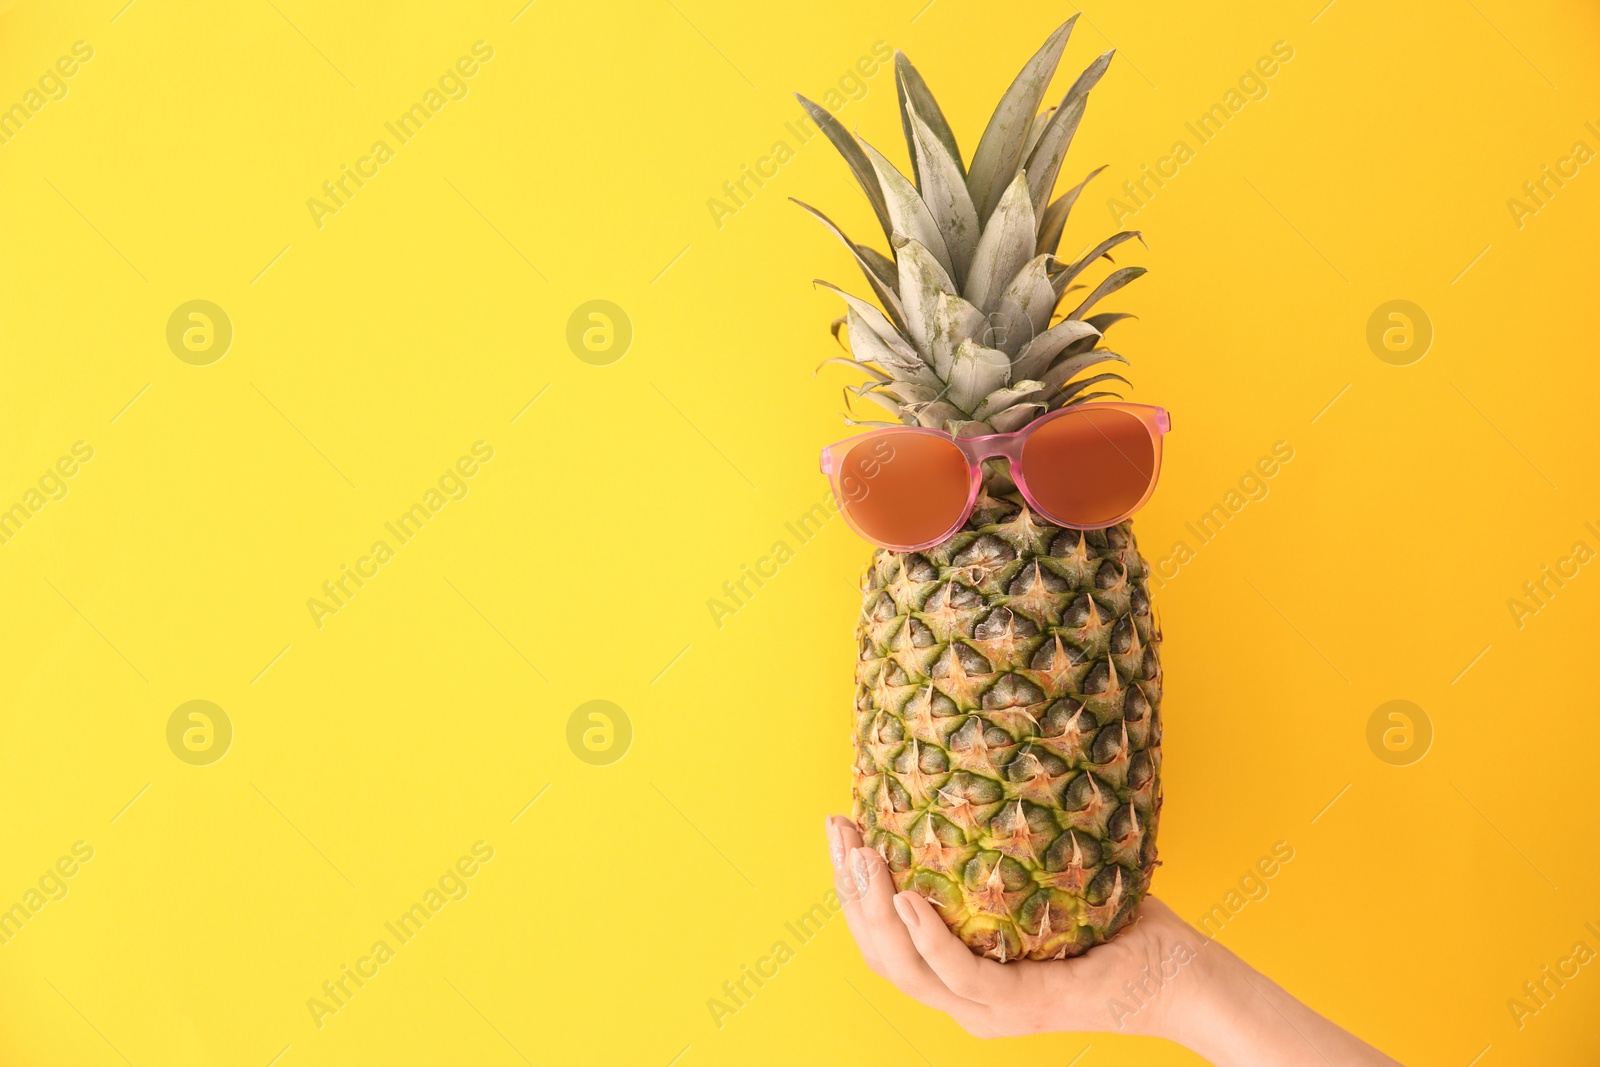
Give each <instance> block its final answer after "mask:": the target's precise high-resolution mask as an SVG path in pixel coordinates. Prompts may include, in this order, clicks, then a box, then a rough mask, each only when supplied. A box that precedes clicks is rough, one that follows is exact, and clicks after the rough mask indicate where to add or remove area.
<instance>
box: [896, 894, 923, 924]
mask: <svg viewBox="0 0 1600 1067" xmlns="http://www.w3.org/2000/svg"><path fill="white" fill-rule="evenodd" d="M908 896H909V895H908V894H906V893H896V894H895V895H894V910H895V911H897V912H898V913H899V914H900V921H901V922H903V923H905V924H906V925H907V926H909V927H910V928H911V929H913V930H915V929H916V928H917V926H918V925H920V924H921V922H922V917H921V916H919V915H918V914H917V909H916V908H915V907H913V906H912V904H911V901H910V900H909V899H908Z"/></svg>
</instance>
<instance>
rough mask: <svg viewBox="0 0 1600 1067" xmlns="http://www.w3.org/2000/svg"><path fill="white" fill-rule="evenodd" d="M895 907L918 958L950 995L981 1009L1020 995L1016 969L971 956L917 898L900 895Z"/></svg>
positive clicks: (927, 906)
mask: <svg viewBox="0 0 1600 1067" xmlns="http://www.w3.org/2000/svg"><path fill="white" fill-rule="evenodd" d="M895 905H896V907H898V908H899V909H900V914H901V915H902V917H903V919H904V921H903V923H902V926H903V928H904V929H905V930H906V931H907V934H908V935H909V938H910V940H911V942H912V944H913V946H914V947H915V949H916V952H917V956H918V958H919V959H920V960H922V961H923V963H924V965H925V966H926V967H927V968H928V969H929V970H931V971H932V972H933V974H934V976H935V977H937V978H938V979H939V983H940V984H941V985H942V986H944V987H945V988H946V989H948V990H950V992H951V993H953V994H954V995H956V996H958V997H961V998H962V999H964V1000H969V1001H973V1002H975V1003H978V1004H985V1005H988V1004H1001V1005H1003V1004H1007V1003H1011V1002H1012V1001H1013V1000H1014V999H1015V998H1016V997H1017V996H1019V995H1021V993H1022V990H1020V989H1018V988H1017V985H1018V969H1017V966H1016V965H1015V964H1012V965H1010V966H1009V967H1008V966H1007V965H1006V964H1002V963H996V962H995V961H994V960H986V959H982V958H981V957H978V956H974V955H973V954H972V950H971V949H969V948H967V946H966V945H964V944H962V943H961V939H960V938H958V937H956V935H955V934H953V933H951V932H950V928H949V927H948V926H946V925H945V923H944V920H943V919H942V918H940V917H939V913H938V912H936V911H934V910H933V905H932V904H929V903H928V902H927V901H926V900H925V899H923V897H922V896H921V895H920V894H918V893H901V894H899V895H898V896H897V897H895Z"/></svg>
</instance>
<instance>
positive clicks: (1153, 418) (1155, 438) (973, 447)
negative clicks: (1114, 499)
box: [822, 401, 1172, 552]
mask: <svg viewBox="0 0 1600 1067" xmlns="http://www.w3.org/2000/svg"><path fill="white" fill-rule="evenodd" d="M1094 408H1115V409H1116V410H1118V411H1125V412H1127V413H1128V414H1130V415H1133V416H1134V417H1135V418H1137V419H1138V420H1139V421H1140V422H1141V423H1143V424H1144V427H1145V430H1146V431H1147V432H1148V433H1149V434H1150V445H1151V448H1152V449H1153V452H1154V457H1155V469H1154V470H1153V471H1151V474H1150V484H1149V486H1147V487H1146V488H1145V491H1144V495H1143V496H1141V497H1140V498H1139V501H1138V503H1136V504H1134V505H1133V507H1131V508H1129V509H1128V510H1127V511H1126V512H1124V513H1123V514H1121V515H1118V516H1117V517H1116V518H1114V519H1112V520H1110V521H1109V522H1102V523H1094V524H1090V525H1085V524H1082V523H1075V522H1066V521H1064V520H1062V519H1059V518H1057V517H1056V516H1054V515H1052V514H1050V512H1049V510H1048V509H1046V508H1044V507H1041V506H1040V505H1039V502H1038V501H1037V500H1035V499H1034V496H1033V493H1032V492H1030V491H1029V489H1028V480H1027V478H1026V476H1025V475H1024V474H1023V471H1022V450H1023V446H1024V445H1026V444H1027V441H1028V438H1029V437H1030V436H1031V435H1032V434H1033V433H1034V432H1035V431H1036V430H1038V429H1039V427H1041V426H1044V425H1047V424H1048V423H1051V422H1054V421H1055V420H1057V419H1060V418H1064V417H1066V416H1069V415H1073V414H1077V413H1080V412H1083V411H1087V410H1090V409H1094ZM1171 429H1172V417H1171V416H1170V415H1168V414H1167V410H1166V408H1161V407H1156V406H1154V405H1152V404H1124V403H1121V402H1120V401H1106V402H1102V403H1090V404H1077V405H1074V406H1072V407H1066V408H1062V409H1061V410H1059V411H1055V412H1052V413H1050V414H1049V415H1046V416H1045V417H1044V418H1042V419H1039V420H1038V421H1037V422H1032V423H1029V424H1028V425H1027V426H1024V427H1023V428H1022V429H1020V430H1014V431H1012V432H1011V433H994V434H984V435H983V436H981V437H955V436H953V435H951V434H949V433H946V432H945V431H943V430H935V429H931V428H928V427H923V426H889V427H883V428H880V429H876V430H871V431H869V432H867V433H863V434H857V435H856V436H854V437H851V438H847V439H846V440H843V441H839V442H837V443H835V444H831V445H829V446H827V447H826V448H824V449H823V450H822V473H823V474H826V475H827V476H828V481H829V484H831V485H832V486H833V499H834V502H835V503H836V504H838V506H839V513H840V514H841V515H843V516H844V521H845V522H846V523H847V524H849V526H850V528H851V529H852V530H854V531H855V532H856V533H857V534H858V535H860V536H861V537H862V539H864V540H866V541H870V542H871V543H872V544H875V545H878V546H879V547H881V548H887V549H891V550H893V551H895V552H920V551H921V550H922V549H925V548H932V547H933V546H934V545H937V544H940V543H942V542H944V541H946V540H948V539H949V538H950V536H951V535H952V534H954V533H955V532H956V531H957V530H959V529H961V527H962V526H964V525H965V524H966V521H967V519H968V518H970V517H971V515H972V510H973V508H974V507H975V506H976V505H977V501H978V492H979V490H980V489H982V488H983V463H984V461H985V460H989V459H1004V460H1005V461H1006V462H1007V464H1008V465H1009V466H1010V470H1011V480H1012V481H1014V482H1015V483H1016V485H1017V490H1018V491H1019V492H1021V494H1022V498H1023V499H1024V500H1026V501H1027V502H1028V506H1029V507H1030V508H1032V509H1033V510H1034V511H1036V512H1038V513H1039V514H1040V515H1042V516H1043V517H1044V518H1045V519H1047V520H1049V521H1050V522H1051V523H1053V524H1055V525H1057V526H1062V527H1065V528H1067V529H1069V530H1103V529H1106V528H1107V527H1110V526H1115V525H1116V524H1117V523H1119V522H1121V521H1123V520H1124V519H1126V518H1127V517H1128V516H1130V515H1132V514H1133V513H1134V512H1136V511H1138V510H1139V509H1140V508H1142V507H1144V506H1145V504H1146V503H1147V502H1148V501H1149V500H1150V497H1151V496H1152V495H1153V494H1154V493H1155V491H1156V482H1157V481H1159V480H1160V478H1161V441H1162V437H1163V436H1164V435H1165V434H1166V433H1167V432H1169V431H1170V430H1171ZM905 434H924V435H932V436H934V437H941V438H944V439H945V440H947V441H952V442H954V443H955V446H956V447H957V448H959V449H960V450H961V454H962V455H963V456H965V457H966V460H967V472H968V480H969V485H968V488H967V502H966V505H965V506H964V507H963V508H962V509H961V515H960V517H959V518H957V519H956V521H955V522H954V523H952V524H951V525H950V528H949V529H947V530H945V531H944V532H943V533H941V534H940V535H939V536H938V537H935V538H933V539H932V540H930V541H924V542H922V543H920V544H914V545H896V544H888V543H886V542H884V541H882V540H880V539H879V538H876V537H873V536H871V535H869V534H868V533H866V532H865V531H864V530H862V529H861V527H860V526H858V525H857V524H856V521H855V519H854V518H853V517H852V516H851V514H850V507H849V504H848V502H847V500H846V496H845V494H844V491H843V490H844V487H843V486H842V485H841V484H840V480H839V479H840V468H842V467H843V466H844V461H845V458H846V457H847V456H848V455H849V454H850V450H851V449H852V448H854V447H855V446H857V445H859V444H860V443H861V442H862V441H865V440H868V439H873V438H878V439H888V438H893V437H897V436H903V435H905Z"/></svg>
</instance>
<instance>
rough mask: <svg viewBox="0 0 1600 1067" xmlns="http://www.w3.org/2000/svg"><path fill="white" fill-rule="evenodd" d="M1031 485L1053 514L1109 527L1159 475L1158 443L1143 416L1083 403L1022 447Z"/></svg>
mask: <svg viewBox="0 0 1600 1067" xmlns="http://www.w3.org/2000/svg"><path fill="white" fill-rule="evenodd" d="M1022 474H1023V477H1024V478H1025V479H1026V480H1027V482H1028V490H1029V492H1031V493H1032V494H1033V498H1034V500H1036V501H1038V503H1039V506H1040V507H1041V508H1043V509H1044V510H1045V511H1046V512H1048V513H1049V516H1050V517H1052V518H1055V519H1059V520H1061V521H1063V522H1069V523H1072V524H1074V525H1076V526H1108V525H1110V524H1111V523H1113V522H1115V521H1116V520H1118V519H1120V518H1121V517H1123V516H1124V515H1127V514H1128V513H1129V512H1131V511H1132V510H1133V509H1134V508H1135V507H1137V506H1138V504H1139V501H1140V500H1142V499H1143V498H1144V495H1145V492H1146V491H1147V490H1148V489H1149V488H1150V483H1151V482H1152V481H1154V479H1155V476H1156V446H1155V440H1154V439H1153V437H1152V435H1151V433H1150V431H1149V429H1147V428H1146V427H1145V424H1144V423H1143V422H1142V421H1140V419H1139V418H1138V416H1136V415H1133V414H1130V413H1129V412H1126V411H1122V410H1120V409H1118V408H1084V409H1083V410H1081V411H1074V412H1070V413H1068V414H1066V415H1063V416H1061V417H1060V418H1058V419H1053V420H1052V421H1050V422H1048V423H1046V424H1044V425H1043V426H1041V427H1039V428H1038V429H1037V430H1035V431H1034V432H1033V433H1032V434H1031V435H1030V436H1029V437H1028V440H1027V443H1026V444H1024V445H1023V447H1022Z"/></svg>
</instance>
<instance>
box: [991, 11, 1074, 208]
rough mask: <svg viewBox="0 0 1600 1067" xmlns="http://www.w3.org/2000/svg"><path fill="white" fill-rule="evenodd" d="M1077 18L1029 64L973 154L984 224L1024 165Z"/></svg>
mask: <svg viewBox="0 0 1600 1067" xmlns="http://www.w3.org/2000/svg"><path fill="white" fill-rule="evenodd" d="M1077 21H1078V16H1077V15H1074V16H1072V18H1070V19H1068V20H1067V21H1066V22H1065V23H1063V24H1062V25H1061V26H1060V27H1058V28H1057V29H1056V31H1055V32H1054V33H1052V34H1051V35H1050V38H1049V39H1048V40H1047V41H1045V43H1044V46H1043V47H1042V48H1040V49H1039V51H1037V52H1036V53H1034V55H1033V58H1032V59H1030V60H1028V62H1027V63H1026V64H1024V66H1023V68H1022V70H1021V72H1019V73H1018V74H1017V77H1016V80H1015V81H1013V82H1012V83H1011V88H1009V89H1007V90H1006V95H1005V96H1003V97H1001V99H1000V105H999V106H998V107H996V108H995V110H994V115H993V116H991V117H990V119H989V125H988V126H986V127H985V128H984V131H983V137H982V138H980V139H979V141H978V150H977V151H976V152H975V153H973V156H972V168H971V169H970V170H968V171H967V192H969V193H970V194H971V195H972V206H973V207H974V208H976V209H977V211H978V222H979V223H981V224H985V225H987V223H988V221H989V216H990V215H991V214H993V213H994V211H995V210H996V208H997V206H998V205H999V203H1000V199H1001V196H1002V195H1003V194H1004V192H1005V190H1006V189H1007V187H1008V186H1010V184H1011V179H1012V178H1013V177H1015V176H1016V173H1017V171H1018V170H1020V169H1021V168H1022V150H1023V148H1024V146H1025V145H1026V143H1027V137H1028V131H1029V130H1030V129H1031V127H1032V124H1033V117H1034V115H1035V114H1036V113H1037V112H1038V110H1039V105H1040V104H1041V103H1042V102H1043V101H1044V91H1045V89H1046V88H1047V87H1048V86H1049V84H1050V78H1051V77H1052V76H1053V75H1054V74H1055V71H1056V64H1058V63H1059V62H1061V52H1062V50H1063V49H1065V48H1066V47H1067V38H1068V37H1070V36H1071V35H1072V26H1073V24H1074V23H1075V22H1077Z"/></svg>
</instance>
